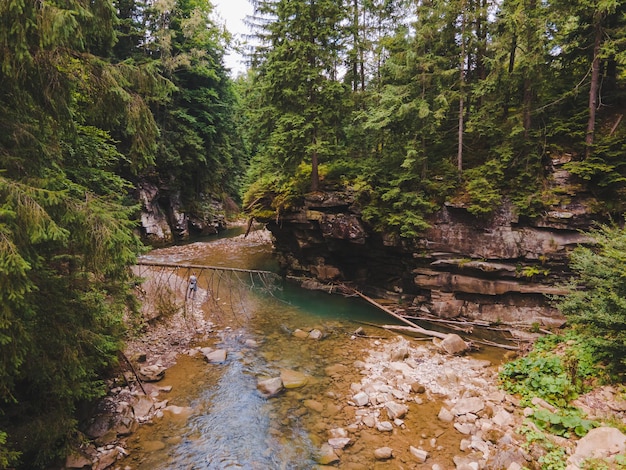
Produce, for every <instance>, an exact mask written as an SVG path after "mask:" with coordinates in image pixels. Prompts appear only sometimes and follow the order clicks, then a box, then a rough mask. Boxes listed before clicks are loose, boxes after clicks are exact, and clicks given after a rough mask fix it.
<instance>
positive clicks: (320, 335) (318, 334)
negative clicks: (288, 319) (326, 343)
mask: <svg viewBox="0 0 626 470" xmlns="http://www.w3.org/2000/svg"><path fill="white" fill-rule="evenodd" d="M323 337H324V333H322V332H321V331H320V330H318V329H315V330H311V331H310V332H309V338H310V339H314V340H320V339H322V338H323Z"/></svg>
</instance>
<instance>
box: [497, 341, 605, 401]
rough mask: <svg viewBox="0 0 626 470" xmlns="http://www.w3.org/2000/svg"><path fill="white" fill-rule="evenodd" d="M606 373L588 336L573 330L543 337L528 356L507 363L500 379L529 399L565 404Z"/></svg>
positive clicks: (506, 387)
mask: <svg viewBox="0 0 626 470" xmlns="http://www.w3.org/2000/svg"><path fill="white" fill-rule="evenodd" d="M603 375H604V374H603V370H602V368H601V367H599V366H598V364H597V357H595V356H594V350H593V349H592V348H591V347H590V346H589V344H588V343H586V341H585V339H584V337H581V336H580V335H578V334H576V333H575V332H570V333H568V334H566V335H562V336H559V335H547V336H544V337H541V338H540V339H539V340H537V342H536V343H535V346H534V348H533V350H532V351H531V352H530V353H529V354H528V355H527V356H525V357H522V358H520V359H517V360H515V361H512V362H509V363H507V364H505V365H504V366H503V368H502V371H501V372H500V380H501V384H502V386H503V388H505V389H506V390H507V391H509V392H511V393H516V394H519V395H521V396H522V398H523V399H524V400H525V401H527V402H530V400H531V399H532V398H533V397H535V396H537V397H540V398H543V399H544V400H546V401H548V402H550V403H552V404H553V405H555V406H559V407H563V406H567V404H568V403H569V401H571V400H572V399H574V398H576V396H577V395H578V394H579V393H582V392H584V391H586V390H587V389H588V387H589V384H590V382H591V381H592V380H598V379H602V378H603Z"/></svg>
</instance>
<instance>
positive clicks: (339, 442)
mask: <svg viewBox="0 0 626 470" xmlns="http://www.w3.org/2000/svg"><path fill="white" fill-rule="evenodd" d="M351 443H352V439H350V438H349V437H333V438H331V439H328V444H329V445H330V446H331V447H332V448H333V449H343V448H344V447H346V446H348V445H350V444H351Z"/></svg>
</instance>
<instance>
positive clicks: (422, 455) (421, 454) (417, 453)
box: [409, 446, 428, 463]
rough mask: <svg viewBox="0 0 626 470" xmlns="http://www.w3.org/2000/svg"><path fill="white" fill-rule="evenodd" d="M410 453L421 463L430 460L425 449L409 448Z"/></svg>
mask: <svg viewBox="0 0 626 470" xmlns="http://www.w3.org/2000/svg"><path fill="white" fill-rule="evenodd" d="M409 452H411V455H413V457H415V459H416V460H417V461H418V462H420V463H424V462H426V459H427V458H428V452H427V451H425V450H424V449H418V448H417V447H413V446H409Z"/></svg>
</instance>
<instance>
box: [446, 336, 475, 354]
mask: <svg viewBox="0 0 626 470" xmlns="http://www.w3.org/2000/svg"><path fill="white" fill-rule="evenodd" d="M439 347H440V348H441V349H442V350H443V351H445V352H446V353H448V354H451V355H455V354H463V353H465V352H466V351H467V350H468V349H469V345H468V344H467V343H466V342H465V341H463V338H461V337H460V336H459V335H457V334H454V333H451V334H449V335H446V337H445V338H444V339H443V340H442V341H441V342H440V343H439Z"/></svg>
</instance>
